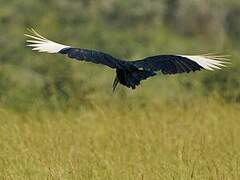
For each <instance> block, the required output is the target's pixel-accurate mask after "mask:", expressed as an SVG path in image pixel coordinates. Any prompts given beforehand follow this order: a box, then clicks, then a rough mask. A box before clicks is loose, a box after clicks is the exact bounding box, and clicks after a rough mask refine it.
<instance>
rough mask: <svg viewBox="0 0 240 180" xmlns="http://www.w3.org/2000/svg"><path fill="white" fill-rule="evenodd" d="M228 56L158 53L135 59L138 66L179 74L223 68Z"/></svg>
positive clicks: (164, 72) (134, 62)
mask: <svg viewBox="0 0 240 180" xmlns="http://www.w3.org/2000/svg"><path fill="white" fill-rule="evenodd" d="M227 60H228V59H227V56H217V55H199V56H190V55H158V56H152V57H147V58H145V59H142V60H137V61H133V64H134V65H135V66H136V67H138V68H144V69H148V70H151V71H162V73H163V74H177V73H184V72H187V73H189V72H191V71H193V72H194V71H197V70H202V69H206V70H214V69H221V67H224V66H225V65H226V64H227V63H228V62H227Z"/></svg>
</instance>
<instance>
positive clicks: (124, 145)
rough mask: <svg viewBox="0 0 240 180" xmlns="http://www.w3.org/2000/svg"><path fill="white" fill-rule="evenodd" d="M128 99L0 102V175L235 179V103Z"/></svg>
mask: <svg viewBox="0 0 240 180" xmlns="http://www.w3.org/2000/svg"><path fill="white" fill-rule="evenodd" d="M131 102H132V101H131V100H130V102H125V103H122V102H119V100H114V101H113V102H112V103H111V104H109V105H106V104H102V103H93V104H92V107H91V108H89V109H82V110H81V111H79V110H78V111H72V110H71V111H66V112H47V111H35V112H32V111H31V112H28V113H22V114H21V113H14V112H11V111H8V110H4V109H1V112H0V123H1V126H0V137H1V143H0V149H1V153H0V172H1V173H0V179H92V180H93V179H94V180H95V179H99V180H100V179H104V180H105V179H113V180H115V179H129V180H130V179H132V180H135V179H140V180H143V179H147V180H148V179H179V180H180V179H181V180H187V179H196V180H198V179H199V180H200V179H204V180H207V179H209V180H220V179H223V180H228V179H231V180H234V179H236V180H237V179H239V177H240V166H239V161H240V154H239V149H240V141H239V137H240V124H239V116H240V105H239V104H228V103H225V102H223V101H221V100H217V98H216V99H211V98H210V99H207V98H206V99H197V100H196V99H195V100H191V101H188V102H184V101H178V102H174V103H172V102H165V103H163V102H159V101H158V100H156V99H155V100H151V101H150V102H149V103H148V104H146V105H144V106H143V105H141V106H140V105H133V104H131Z"/></svg>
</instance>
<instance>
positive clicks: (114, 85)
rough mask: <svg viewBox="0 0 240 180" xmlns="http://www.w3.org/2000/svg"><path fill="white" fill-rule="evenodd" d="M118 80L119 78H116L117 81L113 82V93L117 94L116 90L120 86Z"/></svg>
mask: <svg viewBox="0 0 240 180" xmlns="http://www.w3.org/2000/svg"><path fill="white" fill-rule="evenodd" d="M118 82H119V81H118V78H117V76H116V77H115V80H114V82H113V93H114V92H115V89H116V87H117V85H118Z"/></svg>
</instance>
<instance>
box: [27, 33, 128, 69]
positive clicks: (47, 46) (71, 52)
mask: <svg viewBox="0 0 240 180" xmlns="http://www.w3.org/2000/svg"><path fill="white" fill-rule="evenodd" d="M31 33H33V35H29V34H25V36H27V37H28V38H31V39H29V40H27V43H28V45H27V46H30V47H32V48H33V49H32V50H35V51H39V52H46V53H60V54H66V55H68V57H70V58H74V59H77V60H84V61H88V62H92V63H96V64H103V65H106V66H109V67H111V68H122V67H123V66H125V65H129V64H130V63H128V62H127V61H123V60H119V59H117V58H114V57H113V56H111V55H109V54H107V53H104V52H100V51H96V50H90V49H81V48H74V47H71V46H66V45H63V44H59V43H56V42H53V41H51V40H48V39H46V38H45V37H43V36H41V35H40V34H38V33H37V32H36V31H35V30H33V29H31Z"/></svg>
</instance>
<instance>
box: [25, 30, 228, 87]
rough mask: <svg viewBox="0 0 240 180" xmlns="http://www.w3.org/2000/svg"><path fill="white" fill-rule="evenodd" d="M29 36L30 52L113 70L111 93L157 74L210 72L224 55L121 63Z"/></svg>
mask: <svg viewBox="0 0 240 180" xmlns="http://www.w3.org/2000/svg"><path fill="white" fill-rule="evenodd" d="M31 32H32V33H33V34H34V36H33V35H27V34H26V36H27V37H30V38H31V40H27V42H28V43H30V44H28V46H30V47H33V50H37V51H39V52H48V53H60V54H65V55H67V56H68V57H69V58H74V59H77V60H80V61H82V60H83V61H87V62H92V63H96V64H103V65H106V66H108V67H110V68H113V69H116V78H115V80H114V82H113V91H114V90H115V88H116V86H117V84H118V83H120V84H122V85H124V86H126V87H128V88H132V89H135V88H136V86H138V85H139V84H140V82H141V81H142V80H145V79H147V78H149V77H152V76H155V75H156V74H157V72H158V71H161V72H162V73H163V74H177V73H184V72H186V73H189V72H191V71H192V72H194V71H198V70H201V69H207V70H213V69H220V67H221V66H224V63H225V61H224V60H226V58H225V57H224V56H209V55H203V56H182V55H157V56H151V57H146V58H144V59H141V60H133V61H125V60H122V59H119V58H115V57H113V56H112V55H110V54H107V53H104V52H101V51H97V50H90V49H82V48H73V47H71V46H66V45H62V44H59V43H56V42H53V41H50V40H48V39H46V38H45V37H43V36H41V35H40V34H38V33H37V32H36V31H34V30H31Z"/></svg>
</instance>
